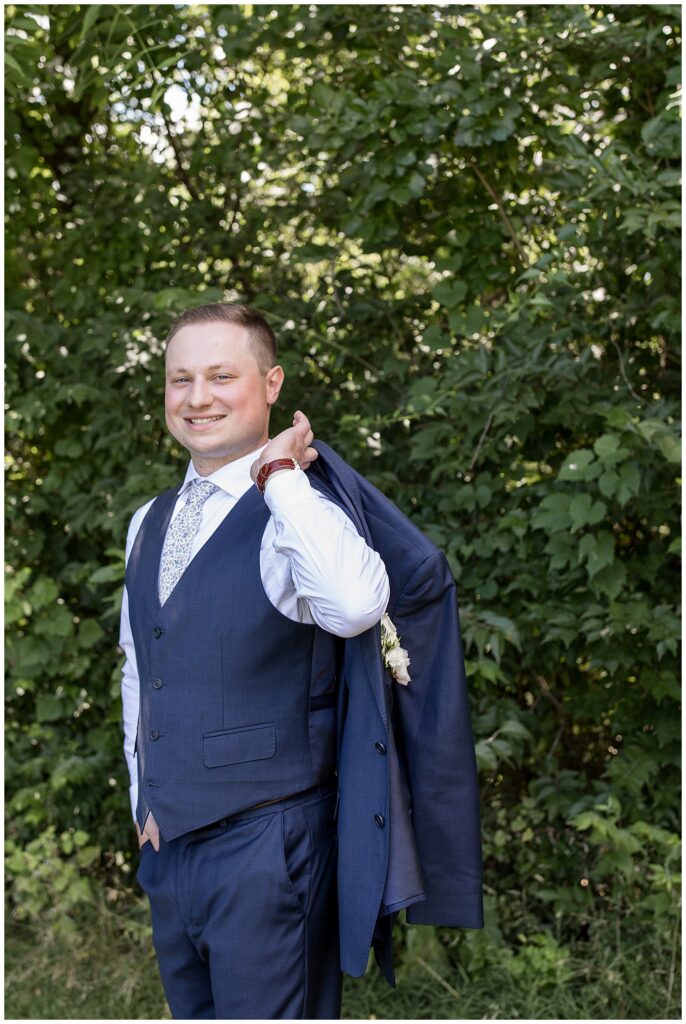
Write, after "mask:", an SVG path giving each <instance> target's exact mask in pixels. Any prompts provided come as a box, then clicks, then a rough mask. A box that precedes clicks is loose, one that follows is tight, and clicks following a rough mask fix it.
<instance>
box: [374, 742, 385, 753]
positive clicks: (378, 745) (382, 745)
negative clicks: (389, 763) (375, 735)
mask: <svg viewBox="0 0 686 1024" xmlns="http://www.w3.org/2000/svg"><path fill="white" fill-rule="evenodd" d="M374 749H375V750H378V752H379V753H380V754H385V753H386V744H385V743H382V742H381V740H377V741H376V743H375V744H374Z"/></svg>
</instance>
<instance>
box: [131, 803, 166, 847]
mask: <svg viewBox="0 0 686 1024" xmlns="http://www.w3.org/2000/svg"><path fill="white" fill-rule="evenodd" d="M136 834H137V836H138V848H139V849H140V848H141V846H144V845H145V843H147V842H148V840H150V842H151V843H152V845H153V849H154V850H155V851H156V852H159V849H160V829H159V826H158V824H157V822H156V821H155V819H154V818H153V816H152V811H150V813H149V814H148V817H147V818H146V819H145V825H144V826H143V831H142V832H141V830H140V825H139V824H138V822H136Z"/></svg>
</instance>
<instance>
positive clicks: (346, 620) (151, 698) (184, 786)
mask: <svg viewBox="0 0 686 1024" xmlns="http://www.w3.org/2000/svg"><path fill="white" fill-rule="evenodd" d="M165 372H166V382H165V415H166V423H167V427H168V429H169V431H170V433H171V434H172V435H173V436H174V437H175V438H176V439H177V440H178V441H179V442H180V444H182V445H183V446H184V447H185V448H186V449H187V451H188V452H189V454H190V457H191V458H190V462H189V464H188V468H187V470H186V474H185V478H184V480H183V482H182V484H181V486H180V487H179V486H178V485H176V486H174V487H172V488H171V489H170V490H168V491H166V492H164V493H163V494H161V495H159V496H157V497H156V498H155V499H153V500H151V501H149V502H147V504H145V505H144V506H142V507H141V508H140V509H138V511H137V512H136V513H135V514H134V516H133V518H132V520H131V524H130V527H129V531H128V538H127V545H126V558H127V570H126V581H125V588H124V595H123V601H122V613H121V634H120V644H121V647H122V650H123V651H124V653H125V655H126V662H125V665H124V669H123V678H122V697H123V706H124V750H125V755H126V759H127V762H128V767H129V771H130V777H131V808H132V813H133V817H134V821H135V825H136V830H137V835H138V841H139V845H140V864H139V868H138V874H137V878H138V880H139V883H140V885H141V886H142V888H143V889H144V891H145V892H146V893H147V895H148V897H149V900H150V907H151V914H152V924H153V942H154V946H155V949H156V952H157V957H158V963H159V968H160V973H161V977H162V982H163V985H164V989H165V993H166V996H167V999H168V1002H169V1005H170V1008H171V1010H172V1013H173V1015H174V1017H175V1018H186V1019H199V1018H224V1019H238V1018H266V1019H276V1018H337V1017H338V1016H339V1014H340V992H341V973H340V963H339V933H338V917H337V903H336V901H337V894H336V829H335V812H336V802H337V801H336V797H337V792H336V789H337V787H336V735H335V708H334V702H335V694H336V680H337V672H338V668H339V661H340V641H339V638H350V637H354V636H357V635H359V634H362V633H364V631H366V630H368V629H370V627H372V626H374V624H376V623H378V622H379V620H380V619H381V617H382V615H383V613H384V611H385V609H386V605H387V602H388V598H389V584H388V577H387V573H386V569H385V566H384V563H383V561H382V559H381V557H380V556H379V554H378V553H377V552H376V551H375V550H373V548H372V547H370V546H369V545H368V544H367V543H366V541H365V540H364V538H363V537H362V536H361V535H360V533H359V531H358V530H357V529H356V527H355V526H354V525H353V523H352V522H351V520H350V518H349V517H348V515H346V513H345V512H344V511H343V510H342V509H341V507H340V506H339V504H337V503H336V502H335V501H332V500H330V499H329V498H326V497H324V496H323V495H322V494H321V493H319V492H318V491H317V490H315V489H314V488H313V487H312V486H311V485H310V483H309V480H308V477H307V474H306V472H305V471H306V470H307V469H308V468H309V467H310V466H311V464H312V463H313V462H314V460H316V458H317V456H318V453H317V451H316V449H315V448H313V447H312V446H311V444H312V441H313V432H312V429H311V427H310V423H309V420H308V418H307V416H306V415H305V414H304V413H303V412H302V411H300V410H298V411H296V412H295V413H294V415H293V424H292V426H291V427H289V428H288V429H287V430H284V431H283V432H281V433H280V434H278V435H277V436H275V437H273V438H271V439H270V437H269V418H270V413H271V408H272V406H273V405H274V403H275V402H276V400H277V398H278V397H279V393H280V391H281V387H282V384H283V381H284V371H283V369H282V367H281V366H280V365H278V363H277V346H276V341H275V338H274V335H273V332H272V331H271V329H270V328H269V326H268V324H267V323H266V321H265V320H264V318H263V317H262V316H261V315H260V314H258V313H257V312H256V311H254V310H252V309H250V308H248V307H245V306H240V305H235V304H224V303H221V304H215V305H210V306H201V307H198V308H195V309H192V310H189V311H187V312H186V313H184V314H183V315H182V316H181V317H180V318H179V319H178V320H177V322H176V323H175V324H174V326H173V328H172V330H171V332H170V334H169V336H168V339H167V346H166V361H165Z"/></svg>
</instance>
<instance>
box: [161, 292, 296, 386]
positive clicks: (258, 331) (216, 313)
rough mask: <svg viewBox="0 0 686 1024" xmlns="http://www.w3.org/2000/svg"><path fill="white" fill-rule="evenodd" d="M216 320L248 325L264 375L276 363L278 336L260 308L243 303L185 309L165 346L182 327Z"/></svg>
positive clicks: (252, 344) (172, 327)
mask: <svg viewBox="0 0 686 1024" xmlns="http://www.w3.org/2000/svg"><path fill="white" fill-rule="evenodd" d="M213 323H224V324H237V325H238V326H239V327H246V328H247V330H248V338H249V341H250V345H251V348H252V350H253V355H254V356H255V360H256V362H257V365H258V368H259V371H260V373H261V374H262V376H264V375H265V374H266V373H267V371H268V370H270V369H271V368H272V366H275V365H276V361H277V359H278V357H279V346H278V343H277V340H276V335H275V334H274V332H273V330H272V329H271V327H270V326H269V324H268V323H267V321H266V320H265V318H264V317H263V316H262V314H261V313H260V312H259V311H258V310H256V309H253V308H252V306H244V305H243V304H242V303H240V302H209V303H208V304H207V305H206V306H193V307H191V309H186V310H185V311H184V312H183V313H181V315H180V316H178V317H177V318H176V320H175V321H174V323H173V324H172V326H171V328H170V330H169V334H168V335H167V337H166V338H165V341H164V345H165V349H166V347H167V345H168V344H169V342H170V341H171V340H172V338H173V337H174V335H175V334H176V332H177V331H180V330H181V328H182V327H186V326H187V325H188V324H213Z"/></svg>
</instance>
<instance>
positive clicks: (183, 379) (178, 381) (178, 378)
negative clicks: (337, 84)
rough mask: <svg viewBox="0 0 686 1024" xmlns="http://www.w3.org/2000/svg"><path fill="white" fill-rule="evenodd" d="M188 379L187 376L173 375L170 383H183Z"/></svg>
mask: <svg viewBox="0 0 686 1024" xmlns="http://www.w3.org/2000/svg"><path fill="white" fill-rule="evenodd" d="M187 380H188V377H174V379H173V380H172V384H184V383H185V382H186V381H187Z"/></svg>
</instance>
